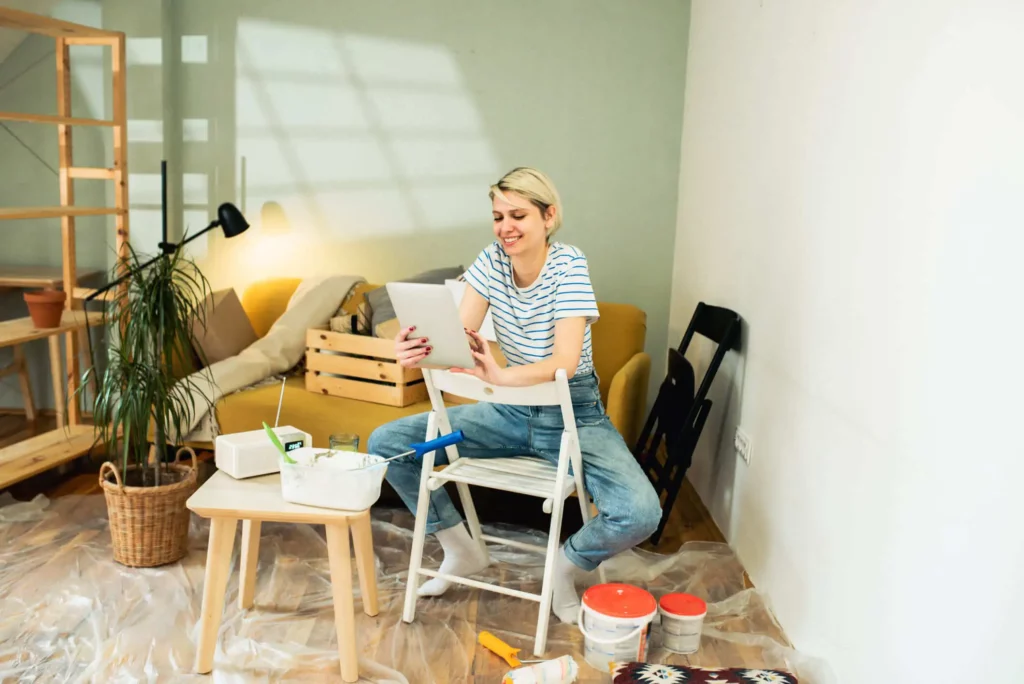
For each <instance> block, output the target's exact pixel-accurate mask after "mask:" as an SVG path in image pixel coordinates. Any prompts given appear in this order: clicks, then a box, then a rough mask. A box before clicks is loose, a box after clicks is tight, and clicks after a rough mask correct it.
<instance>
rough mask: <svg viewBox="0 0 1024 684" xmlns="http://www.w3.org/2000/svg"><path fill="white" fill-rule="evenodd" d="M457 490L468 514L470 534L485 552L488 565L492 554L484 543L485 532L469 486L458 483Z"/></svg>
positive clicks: (467, 521)
mask: <svg viewBox="0 0 1024 684" xmlns="http://www.w3.org/2000/svg"><path fill="white" fill-rule="evenodd" d="M455 488H456V489H457V490H458V491H459V499H461V501H462V508H463V510H465V512H466V524H467V525H469V533H470V535H472V537H473V541H475V542H476V543H477V544H479V545H480V550H481V551H483V552H484V558H486V559H487V563H488V564H490V562H491V554H490V552H488V550H487V542H486V541H484V532H483V530H482V529H480V518H479V517H477V514H476V506H474V505H473V497H472V495H471V494H470V492H469V485H468V484H466V483H465V482H457V483H456V484H455Z"/></svg>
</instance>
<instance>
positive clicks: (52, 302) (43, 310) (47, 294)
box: [25, 290, 66, 328]
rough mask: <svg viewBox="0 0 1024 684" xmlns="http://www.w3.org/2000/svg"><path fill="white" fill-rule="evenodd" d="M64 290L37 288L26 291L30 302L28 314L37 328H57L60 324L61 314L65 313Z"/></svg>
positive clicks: (27, 300) (26, 299)
mask: <svg viewBox="0 0 1024 684" xmlns="http://www.w3.org/2000/svg"><path fill="white" fill-rule="evenodd" d="M65 297H66V295H65V293H64V291H63V290H36V291H35V292H26V293H25V303H26V304H28V315H29V316H31V317H32V324H33V325H34V326H36V327H37V328H56V327H58V326H59V325H60V318H61V314H63V313H64V299H65Z"/></svg>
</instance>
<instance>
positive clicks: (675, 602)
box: [658, 594, 708, 653]
mask: <svg viewBox="0 0 1024 684" xmlns="http://www.w3.org/2000/svg"><path fill="white" fill-rule="evenodd" d="M658 608H659V610H660V612H661V633H662V638H663V640H664V646H665V648H667V649H668V650H670V651H675V652H676V653H696V652H697V651H698V650H699V649H700V633H701V630H703V628H704V616H705V615H707V613H708V604H707V603H705V602H704V601H703V600H702V599H700V598H698V597H697V596H693V595H692V594H665V595H664V596H662V597H661V601H659V602H658Z"/></svg>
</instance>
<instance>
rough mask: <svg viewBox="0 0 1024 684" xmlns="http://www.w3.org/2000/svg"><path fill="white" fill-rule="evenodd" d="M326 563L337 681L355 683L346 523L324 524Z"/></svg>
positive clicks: (357, 661) (353, 616) (349, 560)
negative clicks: (335, 636)
mask: <svg viewBox="0 0 1024 684" xmlns="http://www.w3.org/2000/svg"><path fill="white" fill-rule="evenodd" d="M325 527H326V528H327V560H328V562H329V563H330V565H331V591H332V593H333V594H334V627H335V628H336V629H337V630H338V657H339V658H340V659H341V678H342V679H343V680H344V681H346V682H355V681H359V656H358V653H357V651H356V616H355V600H354V599H353V598H352V556H351V554H350V552H349V544H348V524H347V523H345V522H340V523H333V524H329V525H325Z"/></svg>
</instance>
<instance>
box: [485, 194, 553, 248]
mask: <svg viewBox="0 0 1024 684" xmlns="http://www.w3.org/2000/svg"><path fill="white" fill-rule="evenodd" d="M504 195H505V197H507V198H508V200H509V201H508V202H506V201H505V200H504V199H502V197H501V195H497V194H496V195H495V196H494V199H493V200H492V201H491V207H492V209H493V210H494V235H495V237H497V238H498V242H500V243H501V246H502V248H503V249H504V250H505V253H506V254H508V255H509V256H515V255H522V254H527V253H530V252H532V251H534V250H540V249H544V246H545V245H546V243H547V234H548V228H549V227H550V226H551V224H552V223H553V222H554V218H555V208H554V207H548V211H547V214H548V215H547V216H542V215H541V213H540V209H539V208H538V207H537V206H536V205H535V204H534V203H533V202H531V201H529V200H528V199H526V198H525V197H523V196H522V195H519V194H518V193H515V192H505V193H504ZM509 202H511V204H510V203H509Z"/></svg>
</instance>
